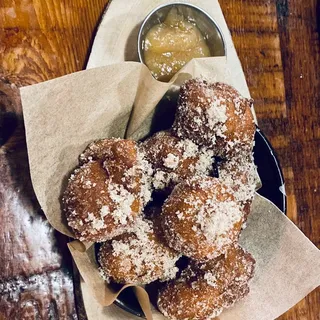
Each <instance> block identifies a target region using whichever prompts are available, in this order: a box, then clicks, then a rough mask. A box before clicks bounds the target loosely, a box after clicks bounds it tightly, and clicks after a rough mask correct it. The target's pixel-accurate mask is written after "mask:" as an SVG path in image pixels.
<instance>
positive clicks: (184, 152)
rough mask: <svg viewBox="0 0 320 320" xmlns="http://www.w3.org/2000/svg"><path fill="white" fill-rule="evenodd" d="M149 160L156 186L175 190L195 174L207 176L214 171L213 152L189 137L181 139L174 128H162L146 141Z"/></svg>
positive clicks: (143, 145) (156, 187)
mask: <svg viewBox="0 0 320 320" xmlns="http://www.w3.org/2000/svg"><path fill="white" fill-rule="evenodd" d="M142 149H143V152H144V153H145V155H146V159H147V160H148V161H149V163H150V164H151V165H152V168H153V170H154V178H153V186H154V188H155V189H158V190H166V189H168V190H169V191H171V189H172V188H173V187H174V186H175V185H176V184H177V183H179V182H181V181H183V180H185V179H186V178H190V177H193V176H207V175H209V174H210V172H211V171H212V163H213V154H212V152H211V151H208V150H205V149H204V148H202V149H200V148H199V147H198V146H197V145H196V144H194V143H193V142H192V141H191V140H188V139H179V138H177V137H175V136H174V135H172V133H171V132H170V131H160V132H158V133H156V134H154V135H153V136H152V137H151V138H149V139H147V140H146V141H145V142H144V143H143V144H142Z"/></svg>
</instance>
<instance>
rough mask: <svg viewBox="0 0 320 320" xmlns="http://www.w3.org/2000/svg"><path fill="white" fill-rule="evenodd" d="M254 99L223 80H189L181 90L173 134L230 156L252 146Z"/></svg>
mask: <svg viewBox="0 0 320 320" xmlns="http://www.w3.org/2000/svg"><path fill="white" fill-rule="evenodd" d="M251 103H252V102H251V100H249V99H246V98H244V97H242V96H241V95H240V94H239V92H238V91H236V90H235V89H234V88H233V87H231V86H229V85H227V84H224V83H220V82H217V83H208V82H206V81H204V80H201V79H191V80H189V81H187V82H186V83H185V84H184V85H183V86H182V87H181V90H180V95H179V102H178V109H177V113H176V119H175V123H174V125H173V131H174V133H175V134H176V135H177V136H178V137H181V138H184V139H190V140H192V141H193V142H195V143H196V144H198V145H200V146H206V147H208V148H212V149H213V150H214V152H215V154H216V155H217V156H221V157H223V158H226V157H227V158H228V157H230V156H232V155H235V154H237V153H239V152H246V153H248V152H250V151H251V150H252V147H253V138H254V133H255V124H254V119H253V115H252V112H251V109H250V107H251Z"/></svg>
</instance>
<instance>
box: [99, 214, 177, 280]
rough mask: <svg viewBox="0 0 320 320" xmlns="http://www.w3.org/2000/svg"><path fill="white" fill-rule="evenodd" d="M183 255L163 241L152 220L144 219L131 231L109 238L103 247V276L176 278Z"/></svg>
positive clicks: (107, 278) (137, 278)
mask: <svg viewBox="0 0 320 320" xmlns="http://www.w3.org/2000/svg"><path fill="white" fill-rule="evenodd" d="M179 257H180V255H179V254H177V253H176V252H174V251H173V250H172V249H170V248H169V247H167V246H166V245H165V244H163V242H162V239H161V236H159V235H158V231H157V228H154V226H153V224H152V222H150V221H147V220H141V219H138V221H136V222H135V226H134V227H133V228H131V231H130V233H126V234H123V235H121V236H119V237H116V238H114V239H113V240H112V241H109V242H105V243H104V244H103V245H102V246H101V248H100V251H99V263H100V266H101V270H102V273H103V276H104V277H105V278H106V280H108V281H110V280H113V281H115V282H118V283H134V284H148V283H150V282H153V281H155V280H162V281H165V280H170V279H173V278H174V277H175V275H176V273H177V271H178V268H177V267H176V266H175V263H176V261H177V260H178V259H179Z"/></svg>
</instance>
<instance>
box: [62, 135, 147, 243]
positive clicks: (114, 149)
mask: <svg viewBox="0 0 320 320" xmlns="http://www.w3.org/2000/svg"><path fill="white" fill-rule="evenodd" d="M124 155H126V156H124ZM144 162H146V161H145V160H143V159H140V156H139V153H138V149H137V146H136V145H135V143H134V142H133V141H130V140H120V139H105V140H101V141H98V142H94V143H93V144H90V145H89V147H88V148H87V149H86V150H85V152H84V154H83V156H81V163H83V164H82V166H81V167H79V168H78V169H76V170H75V171H74V173H73V174H72V175H71V177H70V179H69V181H68V185H67V188H66V190H65V192H64V195H63V199H62V201H63V205H64V212H65V214H66V217H67V221H68V224H69V226H70V227H71V228H72V229H73V230H74V233H75V236H76V238H78V239H79V240H81V241H89V242H91V241H93V242H102V241H106V240H109V239H111V238H113V237H115V236H117V235H120V234H122V233H124V232H125V231H126V228H127V227H128V226H130V225H131V224H132V223H133V222H134V220H135V218H136V217H137V216H138V215H139V214H140V213H141V211H142V207H143V205H144V203H145V202H146V201H148V198H149V199H150V196H151V191H150V190H149V186H148V184H147V183H146V181H145V178H144V177H145V174H144V167H145V165H144Z"/></svg>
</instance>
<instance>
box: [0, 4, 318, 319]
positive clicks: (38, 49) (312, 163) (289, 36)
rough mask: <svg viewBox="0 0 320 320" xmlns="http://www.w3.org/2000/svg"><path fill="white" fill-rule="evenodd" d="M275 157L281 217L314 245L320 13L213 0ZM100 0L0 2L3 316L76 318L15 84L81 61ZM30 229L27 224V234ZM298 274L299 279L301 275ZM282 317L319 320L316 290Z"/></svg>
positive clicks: (65, 259)
mask: <svg viewBox="0 0 320 320" xmlns="http://www.w3.org/2000/svg"><path fill="white" fill-rule="evenodd" d="M220 3H221V6H222V9H223V11H224V13H225V17H226V20H227V23H228V25H229V28H230V30H231V33H232V36H233V40H234V43H235V46H236V49H237V51H238V54H239V57H240V60H241V62H242V65H243V68H244V72H245V74H246V77H247V81H248V84H249V87H250V90H251V94H252V96H253V98H254V99H255V110H256V113H257V117H258V121H259V125H260V127H261V128H262V130H263V131H264V133H265V134H266V135H267V137H268V138H269V139H270V141H271V143H272V145H273V146H274V148H275V150H276V152H277V155H278V157H279V159H280V162H281V165H282V169H283V172H284V176H285V180H286V192H287V197H288V216H289V217H290V219H292V220H293V222H294V223H296V224H297V226H298V227H299V228H300V229H301V230H302V231H303V232H304V233H305V234H306V235H307V236H308V237H309V238H310V240H311V241H313V243H314V244H315V245H317V246H318V247H319V248H320V214H319V212H320V187H319V183H320V182H319V181H320V168H319V167H320V109H319V108H320V76H319V72H320V47H319V30H320V21H319V19H320V14H319V13H320V10H319V8H320V7H319V4H318V2H317V1H316V0H304V1H301V0H220ZM106 5H107V0H90V1H87V0H46V1H43V0H15V1H12V0H1V2H0V62H1V63H0V75H1V77H2V78H1V79H2V80H1V86H0V221H1V222H0V319H1V320H2V319H10V320H11V319H76V318H77V316H76V312H75V300H74V288H73V285H72V278H71V273H70V271H71V262H70V257H69V256H68V253H67V252H66V251H65V250H63V248H65V242H66V239H64V238H63V237H61V236H58V235H57V234H56V233H55V232H54V231H53V230H52V229H51V228H50V226H48V224H47V223H46V221H45V218H44V216H43V214H42V213H41V210H40V208H39V206H38V204H37V201H36V199H35V197H34V194H33V191H32V187H31V182H30V177H29V172H28V163H27V154H26V145H25V139H24V130H23V122H22V114H21V106H20V102H19V95H18V92H17V90H16V88H15V86H14V85H10V84H8V82H9V83H15V84H17V85H18V86H20V85H25V84H30V83H36V82H40V81H45V80H48V79H52V78H55V77H58V76H62V75H64V74H68V73H71V72H75V71H78V70H81V69H83V68H84V67H85V62H86V60H87V57H88V54H89V52H90V45H91V43H92V40H93V37H94V33H95V30H96V27H97V24H98V21H99V19H100V17H101V15H102V13H103V11H104V9H105V7H106ZM31 230H32V231H31ZM301 281H303V279H301ZM279 319H281V320H296V319H299V320H319V319H320V289H319V288H318V289H317V290H314V291H313V292H312V293H311V294H309V295H308V297H306V298H305V299H304V300H302V301H301V302H300V303H299V304H297V305H296V306H295V307H293V308H292V309H291V310H290V311H288V312H287V313H286V314H284V315H283V316H281V317H280V318H279Z"/></svg>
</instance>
